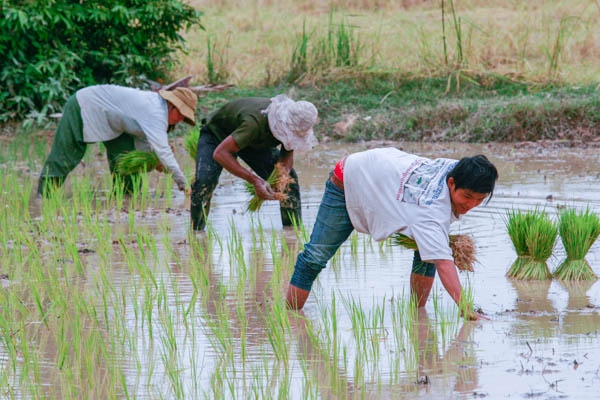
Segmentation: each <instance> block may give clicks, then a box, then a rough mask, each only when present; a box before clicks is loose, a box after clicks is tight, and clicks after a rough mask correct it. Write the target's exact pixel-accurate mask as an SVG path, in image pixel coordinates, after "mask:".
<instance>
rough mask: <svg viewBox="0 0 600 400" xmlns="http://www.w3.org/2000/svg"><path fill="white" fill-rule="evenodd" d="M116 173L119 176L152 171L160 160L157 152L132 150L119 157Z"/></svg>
mask: <svg viewBox="0 0 600 400" xmlns="http://www.w3.org/2000/svg"><path fill="white" fill-rule="evenodd" d="M115 161H116V172H117V173H118V174H119V175H124V176H125V175H135V174H139V173H141V172H147V171H152V170H153V169H155V168H156V167H157V166H158V164H160V160H159V159H158V156H157V155H156V153H155V152H153V151H151V152H148V151H140V150H132V151H129V152H127V153H123V154H121V155H119V156H118V157H117V159H116V160H115Z"/></svg>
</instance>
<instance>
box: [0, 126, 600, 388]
mask: <svg viewBox="0 0 600 400" xmlns="http://www.w3.org/2000/svg"><path fill="white" fill-rule="evenodd" d="M178 140H179V141H178V142H177V143H176V146H175V147H176V154H177V158H178V159H179V161H180V164H181V165H182V166H183V168H184V171H185V173H186V174H187V175H188V176H191V175H192V171H193V164H192V160H191V158H190V157H189V156H188V155H187V153H186V151H185V150H184V146H183V140H182V139H181V138H179V139H178ZM48 145H49V141H48V140H47V138H43V137H41V136H29V137H16V138H12V139H8V138H2V146H0V170H1V173H0V179H1V180H2V182H1V185H0V187H1V188H2V189H1V191H0V201H1V204H0V205H1V207H0V224H1V226H2V229H1V230H0V273H1V274H2V277H1V278H2V279H1V280H0V282H2V288H0V338H1V340H0V397H1V398H7V399H13V398H14V399H81V398H88V399H100V398H102V399H242V398H260V399H268V398H277V399H329V398H336V399H358V398H360V399H419V398H427V399H434V398H435V399H472V398H489V399H499V398H516V399H523V398H536V399H538V398H539V399H595V398H597V394H598V393H600V340H598V339H599V335H600V284H599V283H598V282H597V281H596V280H589V281H583V282H582V281H577V282H568V281H567V282H564V281H558V280H556V279H550V280H543V281H526V280H514V279H509V278H507V277H506V272H507V271H508V269H509V268H510V266H511V264H512V263H513V262H514V260H515V258H516V252H515V249H514V248H513V244H512V242H511V240H510V238H509V236H508V234H507V229H506V223H505V222H506V216H507V213H508V212H509V211H510V210H513V211H515V210H517V211H519V210H520V211H527V210H532V209H539V210H544V211H545V212H546V213H547V214H548V215H549V216H550V217H551V218H552V219H557V218H558V215H559V211H560V210H562V209H565V208H566V207H572V208H575V209H578V210H582V209H588V208H589V210H591V211H593V212H599V211H600V186H598V184H597V183H598V179H599V177H598V172H597V171H600V159H599V158H598V149H597V148H591V147H588V148H565V147H559V148H557V147H552V146H547V147H545V146H543V145H540V144H537V145H535V146H527V145H524V146H518V145H501V144H481V145H465V144H458V143H445V144H423V143H393V142H387V143H370V144H368V145H367V144H354V145H339V144H335V145H334V144H331V143H329V144H328V143H323V144H321V145H319V146H318V148H317V149H315V151H314V152H312V153H307V154H299V155H298V156H297V157H296V168H297V171H298V174H299V179H300V185H301V193H302V213H303V218H304V220H303V223H302V224H301V225H300V226H298V227H297V229H290V228H286V229H283V228H282V227H281V222H280V220H279V208H278V205H277V203H275V202H266V203H265V204H263V206H262V207H261V208H260V210H259V211H258V212H256V213H249V212H247V211H246V202H247V201H248V200H249V195H248V193H247V192H246V190H245V188H244V182H243V181H241V180H239V179H237V178H235V177H233V176H231V175H228V174H224V175H223V176H222V177H221V181H220V184H219V187H218V188H217V191H216V192H215V196H214V198H213V207H212V209H211V214H210V217H209V226H208V229H207V230H206V231H205V232H202V233H192V232H191V231H190V221H189V198H187V197H186V196H185V195H184V194H183V193H182V192H180V191H178V190H177V189H176V186H175V185H174V184H173V181H172V179H171V178H170V176H169V175H167V174H160V173H158V172H156V171H154V172H150V173H148V174H147V175H144V179H143V181H142V185H141V188H142V189H141V190H140V191H138V192H135V193H134V194H133V195H131V196H123V195H122V194H119V193H116V194H113V193H112V191H111V190H110V187H111V179H110V176H109V174H108V166H107V162H106V160H105V157H104V155H103V154H102V151H101V149H100V147H98V146H97V145H94V146H91V147H90V149H89V151H88V154H87V155H86V157H85V159H84V162H83V163H82V164H81V165H80V166H78V167H77V169H76V170H75V171H74V172H73V173H72V174H71V175H70V176H69V177H68V179H67V182H66V185H65V188H64V191H62V192H58V194H57V195H56V196H54V197H52V198H49V199H44V200H41V199H38V198H36V196H35V194H34V192H35V188H36V187H37V186H36V185H37V176H38V174H39V170H40V168H41V165H42V162H43V160H44V157H45V155H46V153H47V151H48V150H49V146H48ZM375 146H397V147H401V148H403V149H404V150H407V151H411V152H415V153H418V154H421V155H424V156H429V157H448V158H460V157H462V156H465V155H472V154H477V153H483V154H486V155H487V156H488V157H489V158H490V159H491V160H492V161H493V162H494V163H495V164H496V165H497V167H498V170H499V172H500V179H499V182H498V185H497V188H496V192H495V194H494V197H493V198H492V200H491V202H490V203H489V204H488V205H487V206H485V207H479V208H476V209H474V210H472V211H471V212H470V213H469V214H467V215H466V216H465V217H464V218H463V219H461V221H460V222H458V223H456V224H455V225H453V228H452V232H451V233H457V234H458V233H460V234H469V235H470V236H471V237H472V238H473V239H474V241H475V244H476V247H477V258H478V263H476V265H475V271H474V272H462V273H461V274H460V277H461V280H462V282H463V285H464V286H465V287H466V288H467V290H468V292H469V293H470V294H471V295H472V297H473V299H474V304H475V306H476V307H478V308H480V309H481V310H482V311H483V312H484V313H485V314H486V316H487V317H488V318H489V319H488V320H482V321H477V322H469V321H463V320H462V319H461V318H460V317H459V315H458V310H457V308H456V306H455V305H454V303H453V302H452V300H451V299H450V297H449V296H448V295H447V293H446V292H445V291H444V290H443V288H442V286H441V285H440V284H439V281H436V284H435V285H434V289H433V291H432V295H431V296H430V299H429V302H428V303H427V306H426V307H425V308H424V309H420V310H416V309H414V308H413V307H411V306H410V304H409V296H408V291H409V286H408V283H409V273H410V266H411V261H412V251H410V250H407V249H405V248H403V247H401V246H397V245H394V244H393V243H392V242H391V241H389V242H382V243H377V242H374V241H372V240H371V239H370V238H369V237H367V236H364V235H359V234H354V235H353V236H352V237H351V239H350V240H348V241H347V242H346V243H345V245H344V246H343V247H342V248H341V249H340V252H339V253H338V254H337V255H336V256H335V258H334V259H333V260H332V262H331V263H330V265H329V266H328V268H326V269H325V270H324V271H323V272H322V273H321V274H320V276H319V278H318V281H317V282H316V284H315V288H314V290H313V293H312V294H311V296H310V298H309V300H308V302H307V304H306V306H305V308H304V310H303V311H302V312H290V311H287V310H286V308H285V306H284V301H283V294H284V293H285V290H286V287H287V282H288V280H289V277H290V274H291V272H292V270H293V264H294V261H295V258H296V255H297V253H298V252H299V250H300V249H301V246H302V244H303V243H304V241H305V240H306V238H307V237H308V235H309V234H310V231H311V229H312V223H313V222H314V218H315V215H316V211H317V208H318V205H319V202H320V199H321V196H322V193H323V189H324V183H325V180H326V179H327V176H328V174H329V171H330V169H331V168H332V167H333V165H334V164H335V162H336V161H337V160H338V159H339V158H340V157H342V156H343V155H345V154H348V153H350V152H354V151H359V150H363V149H366V148H367V147H375ZM564 257H565V251H564V249H563V248H562V245H561V242H560V240H557V242H556V245H555V246H554V248H553V252H552V255H551V257H550V258H549V259H548V261H547V263H548V268H549V269H550V270H552V271H553V270H555V269H556V267H557V266H558V265H559V264H560V263H561V262H562V261H563V259H564ZM586 260H587V261H588V263H589V264H590V266H591V268H592V270H593V271H594V272H595V273H596V274H598V273H600V244H598V243H594V244H593V245H592V247H591V248H590V250H589V252H588V253H587V255H586Z"/></svg>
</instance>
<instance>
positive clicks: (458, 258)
mask: <svg viewBox="0 0 600 400" xmlns="http://www.w3.org/2000/svg"><path fill="white" fill-rule="evenodd" d="M392 242H393V244H395V245H398V246H402V247H405V248H407V249H409V250H418V247H417V242H415V240H414V239H412V238H410V237H408V236H406V235H403V234H402V233H396V234H395V235H393V236H392ZM449 244H450V248H451V249H452V257H453V258H454V264H455V265H456V267H457V268H458V269H459V270H461V271H471V272H473V271H474V264H475V263H476V262H477V257H476V254H475V243H474V242H473V239H472V238H471V237H470V236H469V235H465V234H457V235H450V237H449Z"/></svg>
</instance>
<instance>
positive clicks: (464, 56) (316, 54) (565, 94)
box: [5, 0, 600, 144]
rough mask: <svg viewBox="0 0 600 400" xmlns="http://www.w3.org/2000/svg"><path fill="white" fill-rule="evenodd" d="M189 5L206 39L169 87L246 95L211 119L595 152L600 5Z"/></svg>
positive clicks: (336, 136) (324, 135) (198, 40)
mask: <svg viewBox="0 0 600 400" xmlns="http://www.w3.org/2000/svg"><path fill="white" fill-rule="evenodd" d="M189 3H190V4H191V5H193V6H194V7H196V8H197V9H199V10H201V11H202V12H203V13H204V17H203V19H202V23H203V28H204V29H197V30H192V31H188V32H184V33H183V32H182V34H183V35H184V36H185V39H186V43H187V53H186V54H181V57H180V61H181V63H180V64H179V65H178V66H177V67H176V68H175V69H174V70H173V71H172V79H176V78H179V77H181V76H184V75H190V74H191V75H193V77H194V78H193V83H194V84H196V83H197V84H205V83H221V82H228V83H232V84H234V85H236V88H235V89H232V90H228V91H225V92H222V93H209V94H207V95H206V96H204V97H203V98H202V99H201V100H200V103H199V109H198V113H199V115H201V116H205V115H206V114H208V113H209V112H211V111H212V110H214V109H216V108H217V107H219V106H220V105H221V104H223V103H224V102H225V101H227V100H230V99H233V98H237V97H241V96H267V97H270V96H273V95H275V94H278V93H288V94H289V95H290V96H291V97H292V98H294V99H305V100H309V101H312V102H313V103H315V105H316V106H317V107H318V109H319V112H320V122H319V124H318V126H317V127H316V133H317V135H318V136H319V138H320V139H321V140H343V141H357V140H374V139H378V140H379V139H389V140H410V141H466V142H488V141H537V140H552V141H559V142H565V143H568V144H588V143H593V139H594V138H595V137H597V136H598V133H599V132H598V123H597V122H598V120H599V118H600V117H599V112H598V109H599V107H598V91H599V88H600V85H598V82H600V29H599V28H600V2H598V1H597V0H569V1H566V0H564V1H554V2H546V1H542V0H533V1H528V2H519V1H512V2H511V1H509V2H500V1H483V0H468V1H460V2H457V1H451V0H444V1H439V0H435V1H433V0H403V1H381V0H379V1H372V0H348V1H337V0H336V1H308V0H299V1H291V0H281V1H278V2H274V1H269V0H254V1H239V0H227V1H214V0H190V2H189ZM46 128H48V129H50V130H52V129H53V128H54V125H53V123H49V125H48V126H47V127H46ZM5 131H6V128H5ZM17 131H19V128H17Z"/></svg>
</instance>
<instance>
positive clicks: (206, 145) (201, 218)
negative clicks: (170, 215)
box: [190, 126, 301, 230]
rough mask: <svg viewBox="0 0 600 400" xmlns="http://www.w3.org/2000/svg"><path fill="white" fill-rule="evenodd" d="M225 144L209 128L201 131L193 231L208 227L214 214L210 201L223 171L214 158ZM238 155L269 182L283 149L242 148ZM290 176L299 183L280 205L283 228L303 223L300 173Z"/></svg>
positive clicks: (193, 195)
mask: <svg viewBox="0 0 600 400" xmlns="http://www.w3.org/2000/svg"><path fill="white" fill-rule="evenodd" d="M220 143H221V142H220V141H219V139H217V138H216V137H215V135H214V134H213V133H212V132H211V131H210V130H209V129H208V128H207V127H206V126H203V127H202V129H201V130H200V138H199V139H198V150H197V153H196V177H195V180H194V183H192V198H191V210H190V212H191V217H192V228H193V229H194V230H202V229H204V227H205V226H206V218H207V217H208V213H209V211H210V201H211V199H212V195H213V193H214V191H215V188H216V187H217V184H218V183H219V177H220V176H221V172H222V171H223V167H222V166H221V164H219V163H218V162H216V161H215V160H214V159H213V153H214V151H215V149H216V148H217V146H218V145H219V144H220ZM237 156H238V157H239V158H241V159H242V160H244V162H245V163H246V164H248V166H249V167H250V168H252V170H253V171H254V172H255V173H256V174H257V175H258V176H260V177H261V178H263V179H265V180H266V179H267V178H268V177H269V175H271V172H273V169H274V168H275V163H277V160H278V159H279V150H278V149H277V148H270V149H252V148H246V149H242V150H240V151H239V152H238V153H237ZM290 176H291V177H292V178H294V180H295V183H293V184H290V185H289V187H288V188H287V194H288V196H289V198H288V200H286V201H282V202H281V203H280V211H281V222H282V224H283V226H291V225H292V224H293V223H299V222H300V221H301V211H300V207H301V203H300V186H299V185H298V174H296V171H295V170H294V169H292V170H291V171H290Z"/></svg>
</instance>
